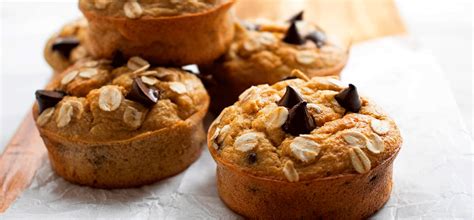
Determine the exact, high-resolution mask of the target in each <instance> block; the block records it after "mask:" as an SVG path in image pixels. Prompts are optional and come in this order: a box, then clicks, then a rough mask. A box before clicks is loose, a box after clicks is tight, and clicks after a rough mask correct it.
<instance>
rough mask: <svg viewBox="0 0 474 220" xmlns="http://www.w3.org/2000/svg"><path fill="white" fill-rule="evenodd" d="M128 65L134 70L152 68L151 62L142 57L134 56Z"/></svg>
mask: <svg viewBox="0 0 474 220" xmlns="http://www.w3.org/2000/svg"><path fill="white" fill-rule="evenodd" d="M127 67H128V68H129V69H130V70H132V71H134V72H141V71H145V70H146V69H148V68H150V63H148V61H146V60H144V59H142V58H141V57H132V58H130V59H129V60H128V63H127Z"/></svg>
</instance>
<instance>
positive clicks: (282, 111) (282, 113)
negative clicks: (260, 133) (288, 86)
mask: <svg viewBox="0 0 474 220" xmlns="http://www.w3.org/2000/svg"><path fill="white" fill-rule="evenodd" d="M287 119H288V109H287V108H285V107H277V108H275V109H274V110H273V111H272V112H271V113H270V114H269V115H268V116H267V120H266V121H265V123H266V125H267V128H268V129H277V128H281V126H283V124H285V122H286V120H287Z"/></svg>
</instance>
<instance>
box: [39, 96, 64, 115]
mask: <svg viewBox="0 0 474 220" xmlns="http://www.w3.org/2000/svg"><path fill="white" fill-rule="evenodd" d="M35 96H36V101H38V106H39V113H40V114H41V112H43V111H44V110H46V109H47V108H51V107H54V106H55V105H56V104H58V102H60V101H61V100H62V99H63V98H64V96H66V93H65V92H62V91H48V90H36V92H35Z"/></svg>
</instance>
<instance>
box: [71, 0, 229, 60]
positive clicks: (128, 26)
mask: <svg viewBox="0 0 474 220" xmlns="http://www.w3.org/2000/svg"><path fill="white" fill-rule="evenodd" d="M233 3H234V0H180V1H176V0H123V1H112V0H80V1H79V8H80V9H81V11H82V12H83V13H84V15H85V17H86V18H87V20H88V21H89V32H88V34H87V36H86V44H85V45H86V47H87V48H88V50H89V51H90V52H91V53H92V55H93V56H94V57H99V58H108V57H111V56H113V54H114V53H116V52H117V51H120V52H121V53H122V54H124V55H125V56H126V57H132V56H141V57H143V58H144V59H147V60H148V61H149V62H150V63H154V64H157V65H172V66H179V65H186V64H196V63H206V62H211V61H212V60H214V59H215V58H217V57H219V56H220V55H221V54H223V53H224V52H225V51H226V50H227V48H228V46H229V44H230V42H231V40H232V38H233V36H234V28H233V17H232V15H231V14H230V13H229V9H230V8H231V6H232V5H233Z"/></svg>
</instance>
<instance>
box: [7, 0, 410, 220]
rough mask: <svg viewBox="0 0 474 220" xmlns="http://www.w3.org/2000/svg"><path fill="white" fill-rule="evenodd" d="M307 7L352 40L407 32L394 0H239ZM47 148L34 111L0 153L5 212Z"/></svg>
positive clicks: (255, 14)
mask: <svg viewBox="0 0 474 220" xmlns="http://www.w3.org/2000/svg"><path fill="white" fill-rule="evenodd" d="M302 9H304V10H305V19H306V20H310V21H313V22H316V23H318V24H319V25H320V26H321V27H322V28H324V29H325V30H326V31H327V32H328V33H330V34H336V35H338V36H340V37H342V38H345V39H350V40H351V41H352V42H353V43H357V42H361V41H364V40H369V39H374V38H378V37H383V36H388V35H398V34H404V33H405V27H404V25H403V23H402V21H401V19H400V16H399V14H398V11H397V9H396V6H395V3H394V2H393V0H238V3H237V4H236V6H235V12H236V14H237V16H239V17H241V18H248V19H252V18H262V17H263V18H268V19H277V20H285V19H287V18H289V17H290V16H291V15H293V14H295V13H297V12H299V11H301V10H302ZM46 155H47V151H46V149H45V146H44V144H43V142H42V140H41V138H40V136H39V133H38V131H37V129H36V127H35V123H34V121H33V117H32V115H31V113H29V114H28V115H26V117H25V119H24V120H23V122H22V123H21V125H20V127H19V128H18V130H17V132H16V133H15V135H14V136H13V137H12V139H11V140H10V142H9V144H8V145H7V146H6V147H5V151H4V152H3V154H2V155H1V156H0V213H2V212H5V211H6V210H7V208H8V207H9V206H10V205H11V204H12V203H13V202H14V201H15V199H16V198H17V197H18V195H20V194H21V193H22V192H23V191H24V190H25V189H26V188H27V187H28V185H29V184H30V182H31V180H32V178H33V177H34V175H35V173H36V170H37V169H38V168H39V167H40V166H41V164H42V163H43V162H44V160H46V158H47V157H46Z"/></svg>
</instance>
